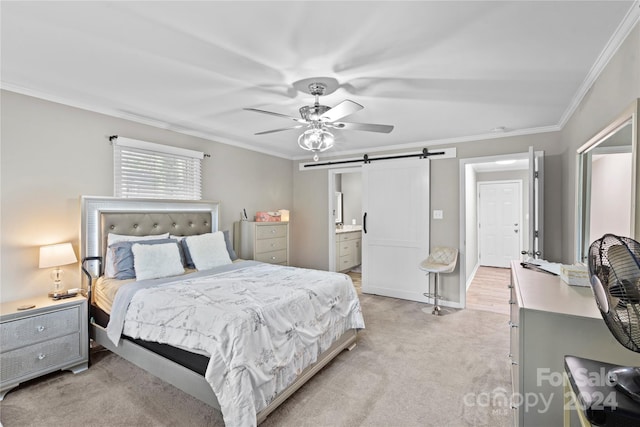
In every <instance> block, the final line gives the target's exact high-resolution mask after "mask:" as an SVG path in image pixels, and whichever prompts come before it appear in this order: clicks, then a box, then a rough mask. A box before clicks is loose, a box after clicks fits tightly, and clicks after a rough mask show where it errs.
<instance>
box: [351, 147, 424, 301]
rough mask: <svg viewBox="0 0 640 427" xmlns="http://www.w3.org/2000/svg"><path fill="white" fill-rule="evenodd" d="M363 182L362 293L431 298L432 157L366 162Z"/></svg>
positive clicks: (416, 298) (408, 297)
mask: <svg viewBox="0 0 640 427" xmlns="http://www.w3.org/2000/svg"><path fill="white" fill-rule="evenodd" d="M362 184H363V186H362V191H363V192H362V210H363V232H362V239H363V242H362V291H363V292H365V293H369V294H376V295H384V296H389V297H395V298H402V299H407V300H413V301H421V302H427V301H428V300H427V298H426V297H424V296H423V295H422V294H423V293H424V292H427V279H426V276H425V274H424V273H423V272H422V271H421V270H420V269H419V268H418V265H419V264H420V261H422V260H423V259H424V258H426V256H427V254H428V252H429V160H428V159H411V160H387V161H382V162H375V163H370V164H366V165H364V166H363V168H362Z"/></svg>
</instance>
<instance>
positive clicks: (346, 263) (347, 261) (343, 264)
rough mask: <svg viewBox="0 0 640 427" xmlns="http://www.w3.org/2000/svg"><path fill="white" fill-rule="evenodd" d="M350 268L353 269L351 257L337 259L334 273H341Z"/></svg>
mask: <svg viewBox="0 0 640 427" xmlns="http://www.w3.org/2000/svg"><path fill="white" fill-rule="evenodd" d="M351 267H353V257H352V256H351V255H345V256H341V257H339V258H338V265H337V270H336V271H343V270H346V269H347V268H351Z"/></svg>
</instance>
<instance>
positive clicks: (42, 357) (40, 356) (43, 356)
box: [38, 353, 47, 360]
mask: <svg viewBox="0 0 640 427" xmlns="http://www.w3.org/2000/svg"><path fill="white" fill-rule="evenodd" d="M45 357H47V355H46V354H44V353H40V354H39V355H38V360H42V359H44V358H45Z"/></svg>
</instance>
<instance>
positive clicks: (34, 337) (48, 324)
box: [0, 306, 80, 352]
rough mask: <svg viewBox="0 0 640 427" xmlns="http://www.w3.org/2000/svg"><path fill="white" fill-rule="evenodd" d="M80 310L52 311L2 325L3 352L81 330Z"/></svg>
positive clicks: (0, 338)
mask: <svg viewBox="0 0 640 427" xmlns="http://www.w3.org/2000/svg"><path fill="white" fill-rule="evenodd" d="M79 310H80V308H79V307H77V306H76V307H72V308H69V309H66V310H58V311H52V312H51V313H46V314H42V315H39V316H30V317H26V318H24V319H19V320H14V321H10V322H5V323H2V324H0V347H1V348H2V351H3V352H6V351H10V350H13V349H15V348H19V347H23V346H26V345H29V344H33V343H38V342H42V341H45V340H48V339H51V338H54V337H59V336H62V335H67V334H70V333H73V332H78V331H79V330H80V313H79Z"/></svg>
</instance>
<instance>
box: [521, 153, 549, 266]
mask: <svg viewBox="0 0 640 427" xmlns="http://www.w3.org/2000/svg"><path fill="white" fill-rule="evenodd" d="M543 190H544V151H535V152H534V151H533V147H529V248H528V251H522V254H523V255H528V256H530V257H533V258H543V259H544V255H543V253H542V248H543V218H544V215H543V212H544V192H543Z"/></svg>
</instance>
